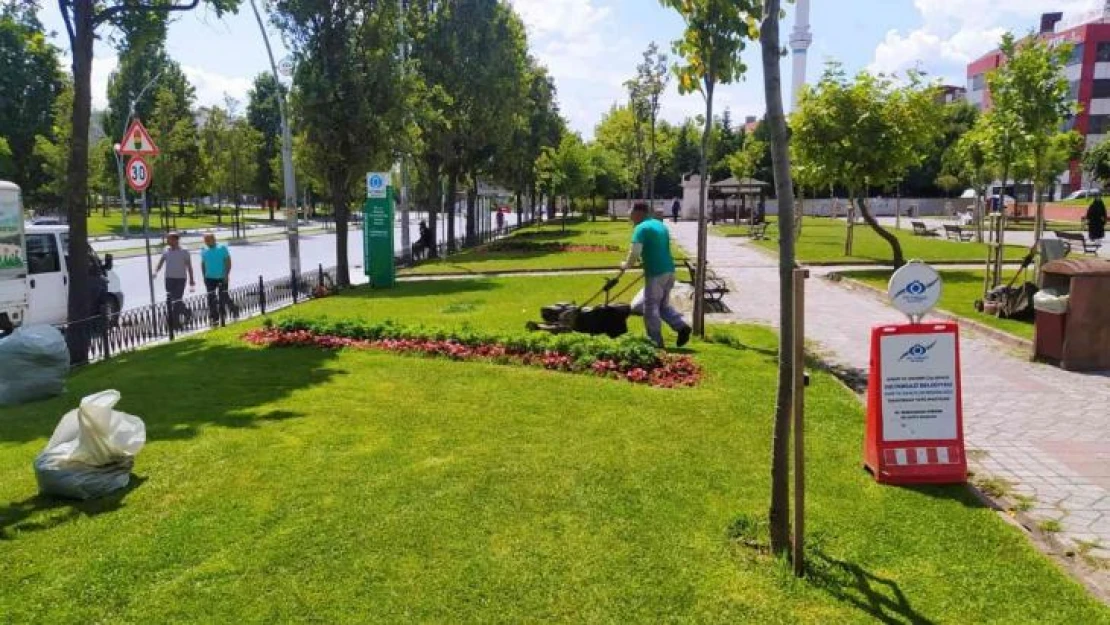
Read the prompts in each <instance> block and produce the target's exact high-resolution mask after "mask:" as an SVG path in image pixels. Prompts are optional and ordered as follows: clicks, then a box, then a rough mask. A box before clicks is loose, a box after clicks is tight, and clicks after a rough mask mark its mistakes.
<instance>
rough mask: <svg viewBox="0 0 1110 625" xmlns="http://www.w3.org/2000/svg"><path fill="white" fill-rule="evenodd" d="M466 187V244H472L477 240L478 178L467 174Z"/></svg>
mask: <svg viewBox="0 0 1110 625" xmlns="http://www.w3.org/2000/svg"><path fill="white" fill-rule="evenodd" d="M468 178H469V180H468V182H470V184H469V185H467V188H466V244H467V245H468V246H473V245H474V244H475V243H476V242H477V240H478V208H477V203H478V179H477V178H476V177H475V176H468Z"/></svg>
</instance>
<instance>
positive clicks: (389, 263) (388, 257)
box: [362, 187, 397, 288]
mask: <svg viewBox="0 0 1110 625" xmlns="http://www.w3.org/2000/svg"><path fill="white" fill-rule="evenodd" d="M384 196H385V197H368V198H366V203H365V204H363V207H362V249H363V254H364V257H363V265H362V266H363V267H365V268H366V276H367V277H368V278H370V286H372V287H374V288H389V287H391V286H393V283H394V281H395V280H396V277H397V268H396V266H395V264H394V261H393V188H392V187H389V188H387V189H386V192H385V193H384Z"/></svg>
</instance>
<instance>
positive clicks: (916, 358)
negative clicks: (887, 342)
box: [898, 341, 937, 362]
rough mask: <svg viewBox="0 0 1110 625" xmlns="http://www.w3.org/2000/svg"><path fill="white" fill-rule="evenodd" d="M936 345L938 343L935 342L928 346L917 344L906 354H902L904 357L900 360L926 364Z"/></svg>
mask: <svg viewBox="0 0 1110 625" xmlns="http://www.w3.org/2000/svg"><path fill="white" fill-rule="evenodd" d="M936 344H937V342H936V341H933V342H932V343H929V344H928V345H922V344H921V343H915V344H914V345H913V346H911V347H910V348H909V349H907V350H906V353H904V354H902V357H901V358H899V359H898V360H899V361H902V360H909V361H910V362H925V361H926V360H927V359H928V358H929V351H930V350H932V349H933V348H934V347H936Z"/></svg>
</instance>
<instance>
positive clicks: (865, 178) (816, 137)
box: [775, 63, 941, 267]
mask: <svg viewBox="0 0 1110 625" xmlns="http://www.w3.org/2000/svg"><path fill="white" fill-rule="evenodd" d="M907 78H908V82H907V83H906V84H904V85H898V84H895V82H894V81H893V80H892V79H891V78H890V77H887V76H883V75H878V76H876V75H873V74H871V73H869V72H860V73H859V74H857V75H856V77H855V78H854V79H849V78H848V77H847V76H846V75H845V73H844V71H843V70H842V69H841V67H840V65H838V64H836V63H830V64H829V65H828V67H826V69H825V72H824V74H823V75H822V76H821V80H820V81H819V82H818V84H817V86H816V87H814V88H812V89H809V88H807V89H805V90H804V91H803V92H802V95H801V98H800V100H799V103H798V108H797V109H796V110H795V112H794V113H793V114H792V115H791V122H792V124H791V126H792V129H793V133H792V140H793V146H794V148H795V156H796V157H797V159H798V161H799V164H800V165H802V166H804V167H806V168H807V169H808V170H810V171H811V172H813V175H814V178H815V179H816V180H821V181H822V182H823V183H824V184H825V185H839V186H843V187H844V188H847V189H849V193H850V195H851V196H852V197H853V198H855V200H856V202H857V203H858V206H859V211H860V214H861V215H862V216H863V219H864V221H866V222H867V224H868V225H869V226H870V227H871V228H872V229H873V230H874V231H875V232H876V233H877V234H878V235H879V236H880V237H882V238H883V240H885V241H886V242H887V243H888V244H889V245H890V248H891V254H892V263H893V265H894V266H895V267H901V266H902V265H903V264H905V257H904V255H903V253H902V246H901V243H900V242H899V240H898V238H897V237H895V236H894V235H893V234H891V233H890V232H888V231H887V230H886V229H885V228H883V227H882V226H881V225H880V224H879V222H878V220H876V219H875V217H874V216H873V215H872V214H871V211H870V208H869V207H868V205H867V202H866V201H865V196H866V195H867V190H868V189H870V188H872V187H890V186H892V185H893V184H895V183H896V182H897V181H899V180H901V179H902V177H903V176H905V174H906V171H907V170H908V169H909V168H910V167H912V166H914V165H916V164H919V163H920V162H921V161H922V159H923V158H924V156H925V155H926V154H928V153H929V151H930V149H931V148H932V146H933V145H934V144H935V143H936V141H937V140H938V138H939V132H940V130H939V129H940V119H941V110H940V105H939V104H937V103H936V98H935V88H934V87H932V86H929V85H925V84H923V83H922V82H921V78H920V76H919V75H918V74H916V73H913V72H911V73H910V74H909V76H908V77H907ZM775 169H776V171H775V173H776V175H777V174H778V168H777V167H776V168H775ZM779 186H780V185H778V183H777V181H776V188H777V187H779ZM780 218H781V211H780ZM851 236H852V226H851V220H850V221H849V229H848V237H849V238H848V240H847V241H846V250H845V251H846V253H847V254H851V243H852V239H851Z"/></svg>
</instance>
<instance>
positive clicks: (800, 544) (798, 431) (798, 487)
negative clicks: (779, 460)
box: [793, 269, 809, 577]
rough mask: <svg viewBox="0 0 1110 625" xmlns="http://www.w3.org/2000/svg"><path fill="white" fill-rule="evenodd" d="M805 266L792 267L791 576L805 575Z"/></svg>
mask: <svg viewBox="0 0 1110 625" xmlns="http://www.w3.org/2000/svg"><path fill="white" fill-rule="evenodd" d="M808 277H809V270H808V269H795V270H794V346H793V347H794V383H793V387H794V388H793V390H794V545H793V547H794V553H793V560H794V576H795V577H803V576H804V575H805V570H806V563H805V534H806V529H805V528H806V514H805V505H806V454H805V451H806V447H805V413H806V408H805V397H806V385H805V370H806V340H805V336H806V278H808Z"/></svg>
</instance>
